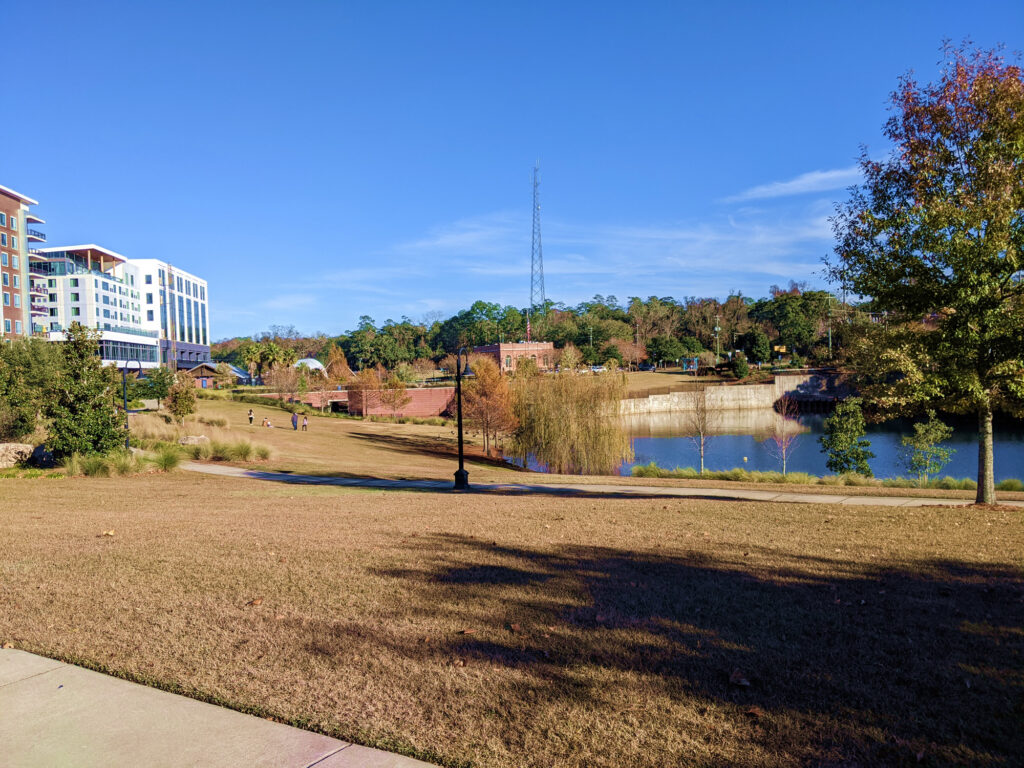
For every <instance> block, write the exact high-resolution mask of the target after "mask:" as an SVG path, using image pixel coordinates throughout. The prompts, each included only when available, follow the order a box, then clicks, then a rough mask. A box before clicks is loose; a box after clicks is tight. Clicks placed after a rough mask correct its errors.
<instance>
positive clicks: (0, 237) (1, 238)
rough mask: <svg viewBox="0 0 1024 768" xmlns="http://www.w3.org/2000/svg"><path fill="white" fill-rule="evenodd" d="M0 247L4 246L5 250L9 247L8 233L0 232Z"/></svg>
mask: <svg viewBox="0 0 1024 768" xmlns="http://www.w3.org/2000/svg"><path fill="white" fill-rule="evenodd" d="M0 245H2V246H3V247H4V248H6V247H7V233H6V232H0Z"/></svg>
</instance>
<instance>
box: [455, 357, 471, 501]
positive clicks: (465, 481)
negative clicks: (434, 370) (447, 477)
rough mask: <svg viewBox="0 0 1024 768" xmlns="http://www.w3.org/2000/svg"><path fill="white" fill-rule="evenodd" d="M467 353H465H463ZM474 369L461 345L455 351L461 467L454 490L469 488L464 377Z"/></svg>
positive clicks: (456, 405)
mask: <svg viewBox="0 0 1024 768" xmlns="http://www.w3.org/2000/svg"><path fill="white" fill-rule="evenodd" d="M463 353H465V355H463ZM463 357H465V360H466V370H465V373H463V370H462V358H463ZM471 373H472V371H471V370H470V369H469V351H468V350H467V349H466V348H465V347H460V348H459V351H458V352H456V353H455V410H456V412H457V414H458V421H459V468H458V469H457V470H456V472H455V487H454V489H453V490H456V491H464V490H466V489H468V488H469V472H467V471H466V468H465V466H464V454H463V450H462V377H463V375H466V376H468V375H469V374H471Z"/></svg>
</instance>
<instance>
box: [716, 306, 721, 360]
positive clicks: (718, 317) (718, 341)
mask: <svg viewBox="0 0 1024 768" xmlns="http://www.w3.org/2000/svg"><path fill="white" fill-rule="evenodd" d="M721 319H722V316H721V315H715V365H718V363H719V360H720V359H721V357H722V342H721V338H720V336H719V334H720V333H721V332H722V327H721V325H720V324H719V323H720V321H721Z"/></svg>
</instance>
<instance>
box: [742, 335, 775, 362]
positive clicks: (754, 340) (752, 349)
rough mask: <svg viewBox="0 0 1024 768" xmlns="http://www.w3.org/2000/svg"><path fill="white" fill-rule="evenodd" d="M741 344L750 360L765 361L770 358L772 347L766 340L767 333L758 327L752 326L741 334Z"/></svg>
mask: <svg viewBox="0 0 1024 768" xmlns="http://www.w3.org/2000/svg"><path fill="white" fill-rule="evenodd" d="M741 346H742V347H743V352H744V354H746V356H747V359H748V360H749V361H751V362H754V363H767V362H768V361H769V360H771V359H772V347H771V344H770V343H769V341H768V334H766V333H765V332H764V331H762V330H761V329H760V328H752V329H751V330H749V331H747V332H746V333H745V334H743V338H742V340H741Z"/></svg>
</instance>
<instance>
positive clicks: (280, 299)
mask: <svg viewBox="0 0 1024 768" xmlns="http://www.w3.org/2000/svg"><path fill="white" fill-rule="evenodd" d="M4 27H5V28H6V29H8V30H19V33H18V34H17V35H6V36H5V44H4V48H5V53H4V58H5V60H6V61H8V62H9V64H10V63H14V66H8V68H7V71H8V78H7V85H8V88H7V98H8V99H9V100H10V101H9V102H8V103H9V104H11V103H12V102H13V103H14V104H16V106H15V107H14V108H13V109H11V110H10V111H9V112H8V113H7V116H6V118H5V120H4V121H3V123H2V124H0V137H3V139H4V141H3V145H4V147H5V151H4V152H3V154H2V155H0V184H3V185H6V186H9V187H13V188H14V189H16V190H18V191H20V192H22V193H24V194H27V195H29V196H31V197H34V198H36V199H38V200H40V202H41V205H40V206H39V208H38V209H37V210H38V212H39V213H40V214H41V215H42V216H43V217H44V218H46V219H47V224H46V225H45V231H46V232H47V234H48V237H49V244H50V245H60V244H69V243H82V242H96V243H99V244H101V245H104V246H106V247H109V248H112V249H114V250H116V251H118V252H120V253H123V254H125V255H128V256H133V257H139V258H160V259H166V260H168V261H171V262H173V263H175V264H177V265H179V266H181V267H182V268H184V269H187V270H190V271H193V272H195V273H197V274H199V275H202V276H204V277H206V278H207V279H208V280H209V282H210V296H211V319H212V328H213V335H214V337H215V338H223V337H227V336H234V335H246V334H252V333H255V332H258V331H261V330H264V329H266V328H267V327H268V326H269V325H271V324H285V325H289V324H290V325H295V326H296V327H298V328H299V329H300V330H302V331H306V332H314V331H325V332H327V333H339V332H341V331H343V330H346V329H350V328H353V327H355V325H356V322H357V319H358V317H359V316H360V315H363V314H367V315H370V316H372V317H374V318H375V319H376V320H377V321H378V322H380V321H383V320H384V319H386V318H394V319H396V320H397V319H399V318H400V317H402V316H403V315H404V316H408V317H411V318H413V319H414V320H421V319H423V318H424V317H425V316H429V315H430V314H431V313H435V314H436V313H443V314H444V315H448V314H451V313H453V312H455V311H457V310H459V309H461V308H464V307H466V306H468V305H469V304H470V303H472V302H473V301H474V300H476V299H484V300H487V301H496V302H500V303H509V304H514V305H517V306H525V305H526V304H527V303H528V300H529V269H530V196H531V172H532V166H533V163H534V161H535V160H537V159H539V160H540V162H541V175H542V184H541V202H542V216H543V237H544V258H545V268H546V269H545V278H546V286H547V294H548V297H549V298H552V299H554V300H556V301H563V302H566V303H568V304H575V303H577V302H579V301H582V300H585V299H588V298H590V297H591V296H593V295H594V294H597V293H600V294H606V295H607V294H614V295H616V296H618V297H619V298H620V299H625V298H626V297H628V296H634V295H639V296H649V295H658V296H675V297H677V298H681V297H684V296H694V295H698V296H720V297H724V296H725V295H727V294H728V293H729V292H731V291H735V290H741V291H743V292H744V293H745V294H748V295H753V296H762V295H765V294H766V292H767V290H768V287H769V286H770V285H771V284H773V283H785V282H787V281H788V280H790V279H797V280H809V281H810V282H811V283H812V284H819V285H820V284H822V281H821V277H820V269H821V258H822V257H823V256H824V255H825V254H827V253H828V252H829V249H830V242H831V234H830V230H829V226H828V222H827V217H828V216H829V214H830V212H831V210H832V204H833V201H835V200H837V199H841V198H842V197H843V196H844V192H843V190H844V188H845V187H847V186H848V185H849V184H850V183H853V182H855V181H856V179H857V175H856V169H855V159H856V156H857V154H858V151H859V146H860V145H861V144H865V145H867V146H868V148H869V151H870V152H871V153H872V154H882V153H884V152H885V150H886V145H885V143H884V141H883V138H882V135H881V126H882V123H883V122H884V120H885V118H886V115H887V111H886V110H887V97H888V94H889V93H890V92H891V91H892V89H893V88H894V87H895V85H896V82H897V77H898V76H899V75H900V74H902V73H904V72H906V71H907V70H910V69H913V70H915V71H916V72H917V74H918V76H919V77H920V78H921V79H924V80H928V79H931V78H933V77H934V76H935V75H936V73H937V62H938V60H939V58H940V52H939V47H940V44H941V41H942V40H943V39H944V38H953V39H955V40H960V39H962V38H964V37H966V36H969V37H971V38H972V39H973V40H974V41H975V42H976V43H977V44H979V45H982V46H992V45H995V44H996V43H1000V42H1003V43H1006V44H1007V45H1008V46H1009V47H1010V48H1013V47H1014V46H1015V45H1018V44H1019V40H1017V39H1011V38H1009V34H1010V33H1011V32H1013V31H1017V32H1019V31H1020V30H1021V29H1024V5H1022V4H1021V3H1019V2H1005V3H999V2H989V3H985V2H981V3H972V4H966V3H962V2H960V3H957V2H927V3H926V2H874V3H872V2H848V3H843V2H836V3H821V2H805V3H800V2H794V3H785V4H783V3H768V2H757V3H754V2H751V3H700V4H696V3H695V4H685V3H683V2H639V3H622V2H615V3H611V2H609V3H604V2H580V3H570V2H564V3H551V2H516V3H505V4H498V3H470V2H463V3H454V2H442V1H440V0H431V2H358V3H356V2H330V1H328V0H315V1H314V0H293V2H290V3H278V2H274V3H271V2H260V1H259V0H256V1H249V2H216V1H211V2H191V1H190V0H182V1H179V2H173V3H171V2H164V3H159V2H153V3H140V2H120V3H114V2H102V0H101V1H100V2H89V3H81V2H48V1H47V0H35V1H34V2H32V3H18V4H15V5H13V6H11V7H8V8H5V10H4Z"/></svg>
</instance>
